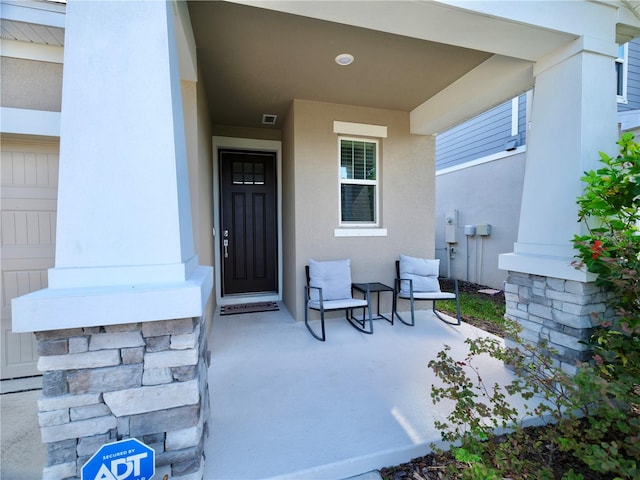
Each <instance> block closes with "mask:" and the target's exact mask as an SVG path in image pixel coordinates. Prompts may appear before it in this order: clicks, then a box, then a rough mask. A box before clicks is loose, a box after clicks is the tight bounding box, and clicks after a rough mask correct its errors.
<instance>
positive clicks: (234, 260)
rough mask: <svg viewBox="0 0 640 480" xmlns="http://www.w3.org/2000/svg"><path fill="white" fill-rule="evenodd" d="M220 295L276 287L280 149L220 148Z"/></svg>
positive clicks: (273, 288) (262, 290)
mask: <svg viewBox="0 0 640 480" xmlns="http://www.w3.org/2000/svg"><path fill="white" fill-rule="evenodd" d="M219 160H220V196H221V199H220V205H221V215H220V218H221V230H222V232H221V235H220V240H221V244H220V252H221V258H222V295H232V294H241V293H252V292H276V291H277V286H278V282H277V279H278V242H277V226H276V225H277V221H276V219H277V218H276V205H277V202H276V154H275V153H273V152H253V151H239V150H220V151H219Z"/></svg>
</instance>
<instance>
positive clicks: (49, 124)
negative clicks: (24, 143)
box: [0, 107, 60, 137]
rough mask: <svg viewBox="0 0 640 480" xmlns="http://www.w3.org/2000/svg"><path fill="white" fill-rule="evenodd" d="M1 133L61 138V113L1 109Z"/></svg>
mask: <svg viewBox="0 0 640 480" xmlns="http://www.w3.org/2000/svg"><path fill="white" fill-rule="evenodd" d="M0 131H2V133H15V134H19V135H43V136H47V137H59V136H60V112H47V111H44V110H28V109H25V108H10V107H0Z"/></svg>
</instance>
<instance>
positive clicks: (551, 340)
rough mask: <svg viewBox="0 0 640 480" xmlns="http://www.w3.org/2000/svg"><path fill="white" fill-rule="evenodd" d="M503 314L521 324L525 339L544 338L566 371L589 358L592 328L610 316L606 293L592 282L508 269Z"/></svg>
mask: <svg viewBox="0 0 640 480" xmlns="http://www.w3.org/2000/svg"><path fill="white" fill-rule="evenodd" d="M505 298H506V307H507V309H506V316H507V318H509V319H510V320H514V321H516V322H517V323H518V324H519V325H520V326H521V327H522V332H521V334H520V335H521V337H522V340H523V341H524V342H530V343H533V344H539V343H540V342H541V341H543V340H546V341H547V342H548V344H549V346H550V347H551V348H553V349H554V350H556V351H557V352H558V353H557V355H555V356H554V357H555V360H556V361H557V363H558V365H559V366H560V367H561V368H562V369H563V370H564V371H566V372H567V373H569V374H573V373H575V371H576V364H577V362H580V361H585V360H588V359H589V357H590V351H589V348H588V347H587V346H586V345H584V344H582V343H580V341H584V340H587V339H588V338H589V336H590V334H591V332H592V330H593V327H594V326H595V325H597V324H598V323H599V322H601V321H602V320H603V319H613V317H614V312H613V311H611V310H610V309H608V308H607V306H606V300H607V294H606V293H605V292H603V291H602V289H601V288H600V287H596V286H595V285H594V284H593V283H583V282H578V281H574V280H564V279H559V278H552V277H545V276H540V275H531V274H527V273H519V272H513V271H509V273H508V277H507V281H506V282H505Z"/></svg>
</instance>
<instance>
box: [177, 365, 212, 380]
mask: <svg viewBox="0 0 640 480" xmlns="http://www.w3.org/2000/svg"><path fill="white" fill-rule="evenodd" d="M205 370H206V369H205ZM196 373H198V367H197V365H189V366H188V367H173V368H172V369H171V374H172V375H173V379H174V380H175V381H176V382H186V381H187V380H191V379H192V378H195V377H196Z"/></svg>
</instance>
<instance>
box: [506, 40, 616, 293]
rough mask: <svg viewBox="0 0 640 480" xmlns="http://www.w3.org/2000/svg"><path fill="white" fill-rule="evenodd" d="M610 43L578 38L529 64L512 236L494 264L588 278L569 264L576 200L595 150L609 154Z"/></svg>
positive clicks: (576, 226)
mask: <svg viewBox="0 0 640 480" xmlns="http://www.w3.org/2000/svg"><path fill="white" fill-rule="evenodd" d="M616 48H617V46H616V45H615V43H614V40H613V38H612V39H611V43H610V44H609V43H605V42H603V41H596V40H593V39H592V40H590V41H588V40H585V38H584V37H583V38H580V39H578V40H576V41H575V42H573V43H572V44H571V45H569V46H568V47H566V48H564V49H563V50H562V51H559V52H556V54H554V55H550V56H548V57H546V58H545V59H543V60H542V61H540V62H537V64H536V66H535V69H534V76H535V89H534V94H533V102H532V111H531V127H530V129H529V131H528V137H527V165H526V171H525V179H524V188H523V197H522V209H521V213H520V224H519V231H518V241H517V243H516V244H515V245H514V252H513V253H509V254H504V255H501V256H500V258H499V267H500V268H501V269H503V270H509V271H515V272H525V273H530V274H534V275H543V276H549V277H555V278H563V279H571V280H579V281H589V280H591V279H592V277H591V276H589V275H587V274H586V273H585V272H582V271H578V270H576V269H575V268H573V267H572V266H571V265H570V263H571V261H572V260H573V257H574V254H575V252H574V250H573V247H572V239H573V236H574V235H575V234H580V233H582V226H581V224H580V223H579V222H578V214H577V212H578V206H577V203H576V199H577V197H578V196H579V195H581V193H582V191H583V187H584V185H583V183H582V182H581V180H580V177H581V176H582V174H583V172H584V171H587V170H590V169H593V168H597V167H598V159H599V152H600V151H604V152H606V153H608V154H610V155H611V154H615V153H616V145H615V142H616V140H617V127H616V92H615V69H614V59H615V56H616Z"/></svg>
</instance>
